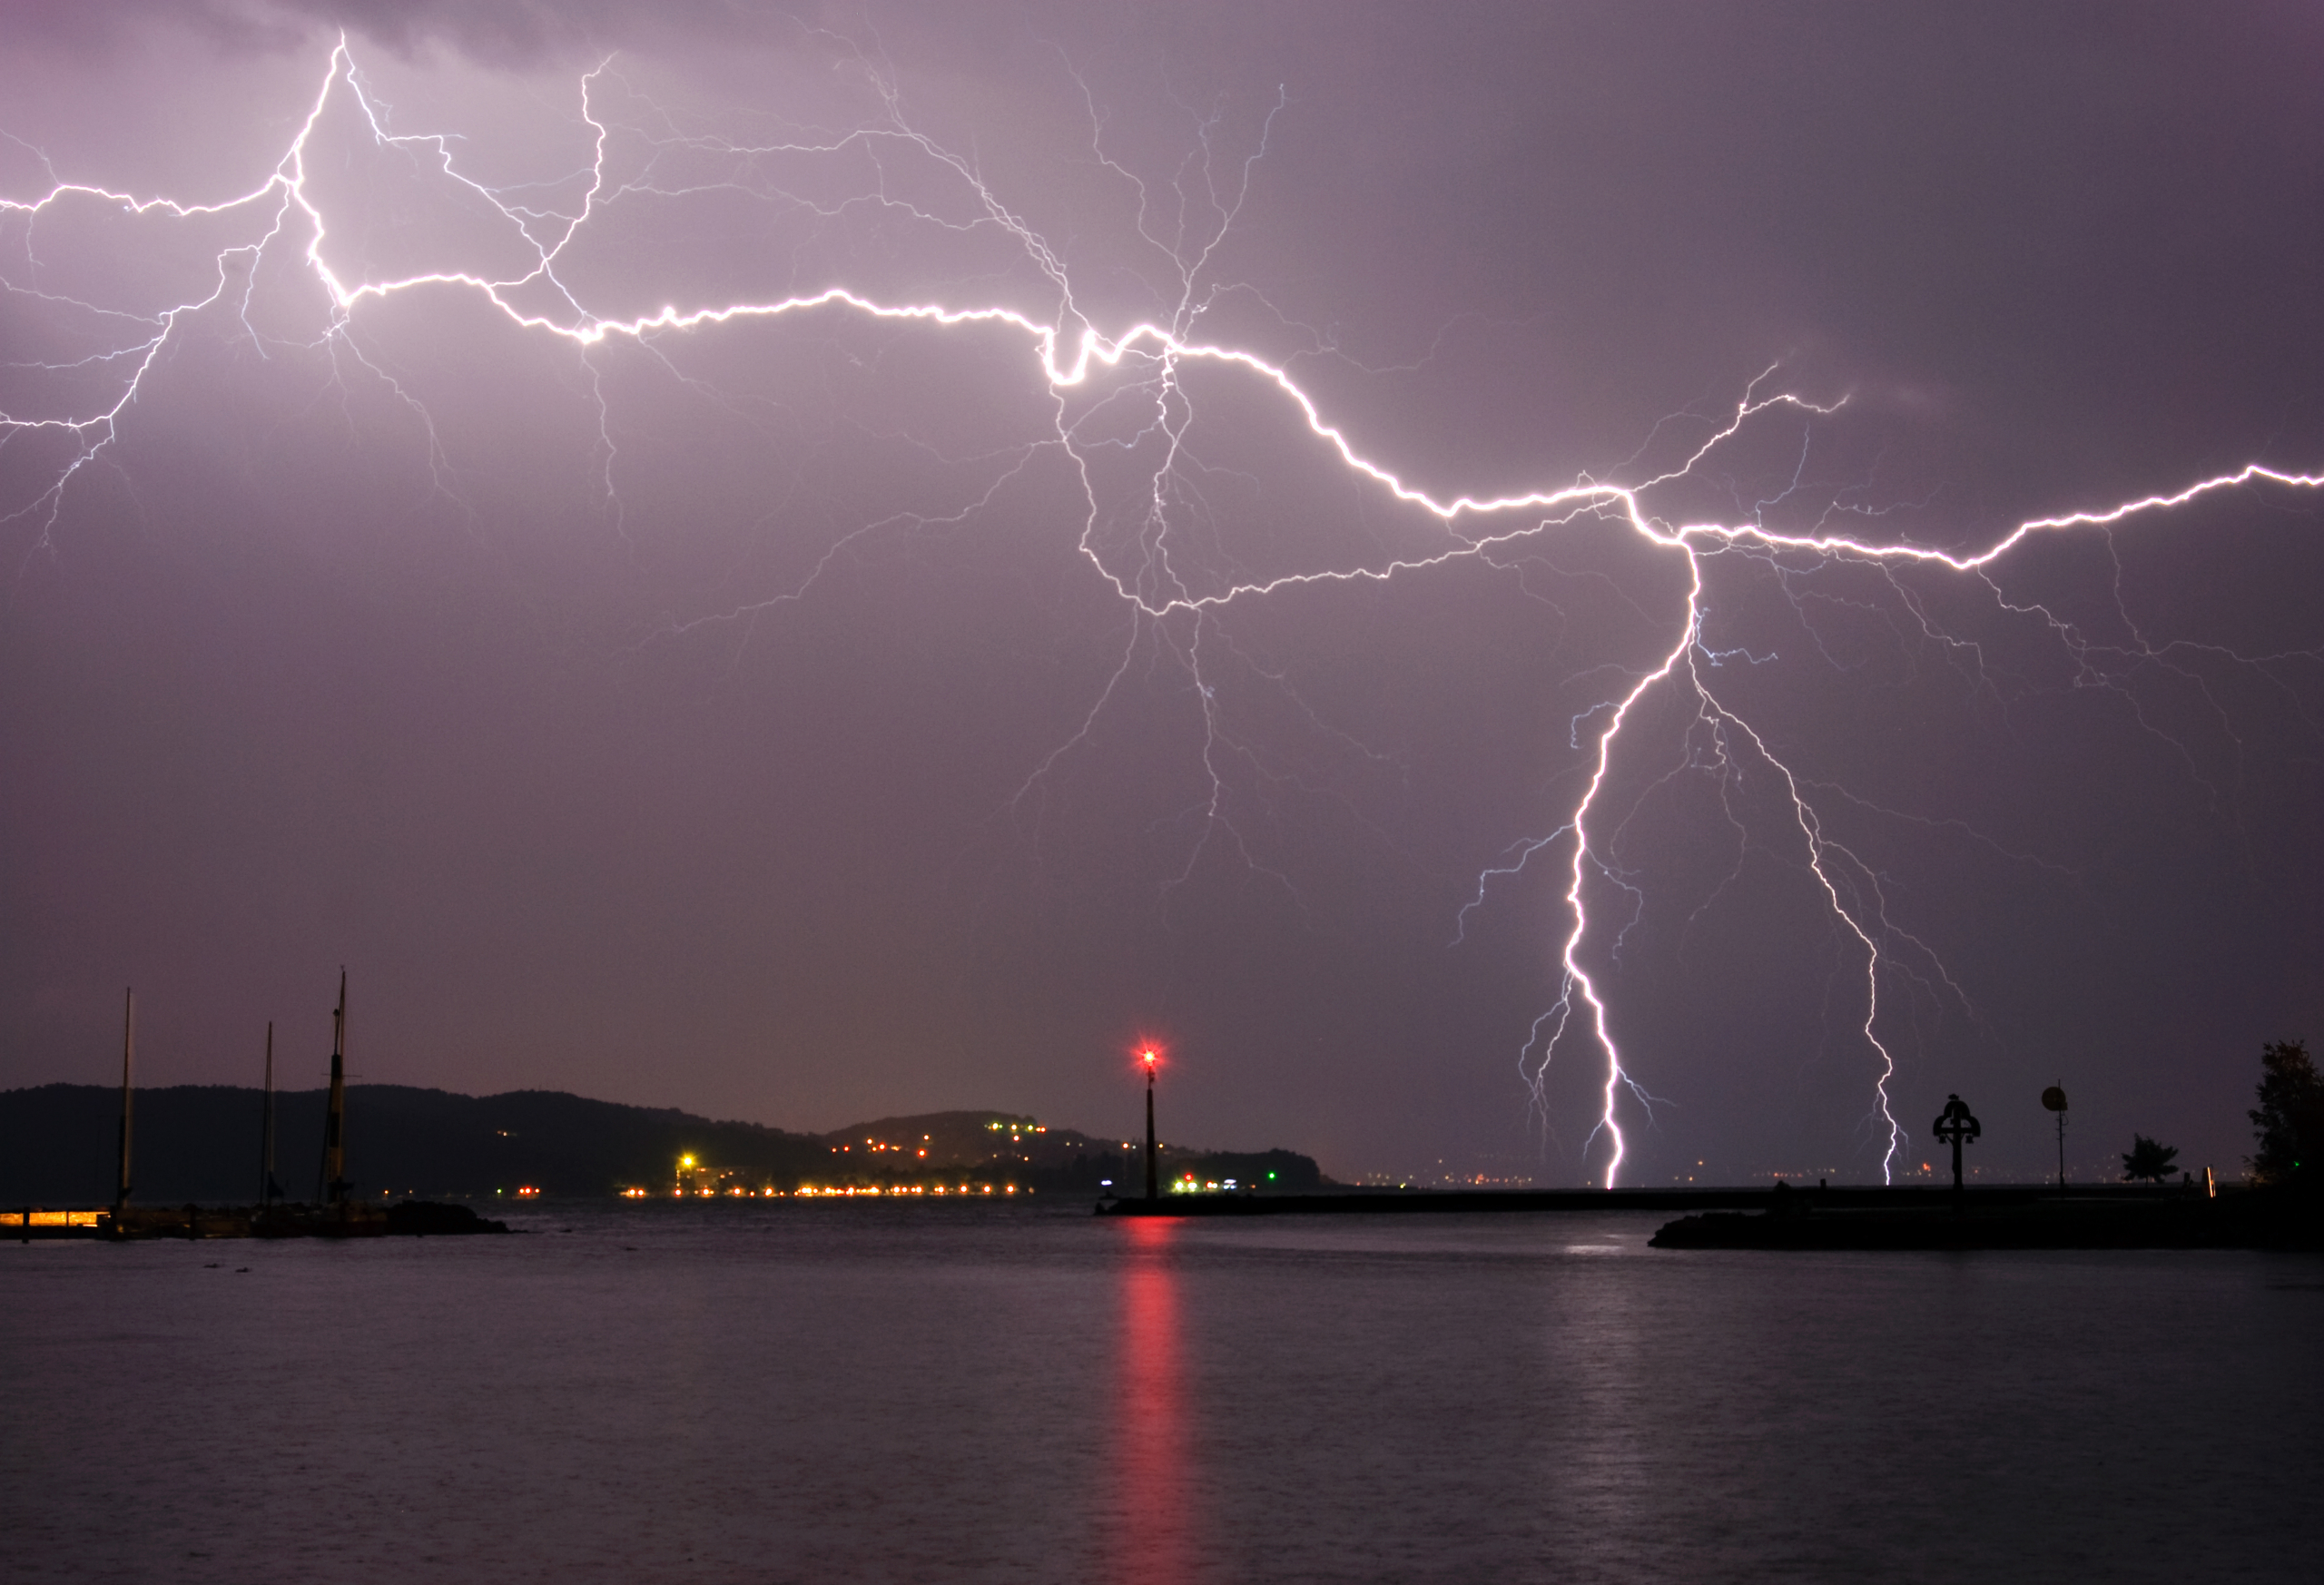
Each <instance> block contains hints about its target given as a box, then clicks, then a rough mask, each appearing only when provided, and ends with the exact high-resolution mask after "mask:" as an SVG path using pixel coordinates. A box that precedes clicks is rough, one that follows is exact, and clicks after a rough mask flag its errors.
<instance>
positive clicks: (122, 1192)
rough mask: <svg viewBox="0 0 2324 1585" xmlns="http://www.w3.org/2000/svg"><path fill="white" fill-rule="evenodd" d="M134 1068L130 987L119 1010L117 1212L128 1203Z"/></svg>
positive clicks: (133, 1012) (134, 1009)
mask: <svg viewBox="0 0 2324 1585" xmlns="http://www.w3.org/2000/svg"><path fill="white" fill-rule="evenodd" d="M136 1067H137V991H136V989H135V988H134V987H132V988H131V989H128V990H126V991H124V992H123V999H122V1012H121V1179H120V1182H119V1184H118V1185H117V1186H115V1188H114V1190H113V1209H114V1210H116V1211H122V1210H126V1209H127V1208H128V1206H129V1143H130V1140H129V1125H130V1115H131V1105H132V1102H133V1100H134V1099H135V1097H136V1090H135V1088H134V1080H135V1076H136Z"/></svg>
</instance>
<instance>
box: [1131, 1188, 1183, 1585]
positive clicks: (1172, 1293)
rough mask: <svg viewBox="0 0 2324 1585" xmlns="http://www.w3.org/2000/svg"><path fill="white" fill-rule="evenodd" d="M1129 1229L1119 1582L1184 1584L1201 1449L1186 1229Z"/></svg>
mask: <svg viewBox="0 0 2324 1585" xmlns="http://www.w3.org/2000/svg"><path fill="white" fill-rule="evenodd" d="M1120 1226H1122V1228H1123V1231H1124V1233H1125V1235H1126V1236H1127V1239H1128V1250H1127V1251H1126V1253H1125V1257H1124V1260H1123V1263H1122V1275H1121V1290H1120V1291H1121V1321H1120V1324H1119V1325H1118V1328H1117V1329H1116V1339H1117V1343H1118V1360H1117V1365H1116V1379H1117V1380H1118V1382H1119V1383H1120V1388H1119V1392H1120V1402H1119V1413H1118V1415H1117V1416H1116V1421H1115V1423H1117V1424H1118V1425H1119V1426H1120V1427H1121V1444H1120V1449H1119V1452H1118V1454H1117V1457H1116V1462H1115V1469H1116V1471H1117V1472H1118V1478H1119V1482H1120V1486H1119V1494H1120V1507H1119V1508H1118V1511H1117V1515H1118V1517H1117V1526H1116V1535H1115V1538H1114V1541H1115V1545H1114V1549H1113V1550H1114V1556H1115V1562H1114V1568H1113V1570H1112V1571H1111V1573H1112V1577H1113V1578H1114V1579H1116V1580H1126V1581H1131V1582H1133V1585H1181V1582H1182V1581H1184V1580H1187V1578H1189V1575H1190V1572H1191V1561H1192V1551H1193V1548H1192V1544H1191V1543H1192V1541H1193V1530H1194V1522H1193V1521H1194V1514H1193V1504H1192V1473H1193V1472H1192V1467H1191V1465H1192V1459H1193V1455H1194V1449H1193V1437H1192V1435H1191V1434H1190V1431H1189V1427H1188V1424H1187V1363H1186V1349H1185V1340H1184V1337H1183V1336H1182V1334H1181V1330H1180V1326H1179V1319H1178V1277H1177V1272H1176V1270H1174V1269H1173V1263H1172V1259H1171V1255H1172V1250H1173V1247H1174V1246H1175V1245H1176V1243H1177V1237H1178V1226H1177V1223H1176V1222H1175V1221H1173V1220H1170V1219H1167V1218H1163V1217H1145V1216H1138V1217H1128V1216H1126V1217H1124V1218H1123V1219H1122V1222H1121V1224H1120Z"/></svg>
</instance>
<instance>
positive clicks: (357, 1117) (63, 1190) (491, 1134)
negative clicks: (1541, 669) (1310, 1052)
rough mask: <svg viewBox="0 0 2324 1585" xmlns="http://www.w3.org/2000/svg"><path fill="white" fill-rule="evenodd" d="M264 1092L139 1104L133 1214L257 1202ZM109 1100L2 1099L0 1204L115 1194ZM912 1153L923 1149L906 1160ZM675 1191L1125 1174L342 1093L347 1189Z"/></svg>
mask: <svg viewBox="0 0 2324 1585" xmlns="http://www.w3.org/2000/svg"><path fill="white" fill-rule="evenodd" d="M323 1101H324V1093H323V1092H322V1091H321V1090H320V1089H313V1090H292V1091H285V1092H281V1093H279V1094H277V1096H276V1097H275V1107H276V1124H275V1164H276V1165H275V1176H276V1178H277V1179H278V1181H279V1182H280V1183H281V1186H282V1188H283V1189H284V1190H285V1191H286V1192H287V1193H288V1194H289V1195H290V1196H291V1197H292V1198H293V1199H308V1198H312V1197H314V1196H315V1194H316V1192H317V1183H318V1181H319V1179H320V1171H319V1166H320V1160H321V1154H322V1121H323ZM262 1104H263V1098H262V1097H261V1094H260V1092H259V1091H257V1090H255V1089H246V1088H239V1087H231V1086H224V1085H180V1086H175V1087H172V1088H158V1089H150V1090H141V1091H140V1092H139V1093H138V1096H137V1110H136V1142H135V1143H136V1148H135V1154H134V1167H135V1171H134V1177H135V1184H134V1192H135V1197H136V1198H137V1199H138V1200H140V1201H142V1202H143V1203H145V1204H148V1205H163V1204H178V1203H182V1202H184V1201H188V1200H194V1201H201V1202H204V1203H246V1202H249V1201H251V1200H253V1199H255V1198H256V1197H257V1196H258V1192H259V1181H258V1179H259V1134H260V1119H261V1110H262ZM119 1107H120V1092H119V1091H117V1090H115V1089H113V1088H109V1087H106V1086H102V1085H84V1084H50V1085H43V1086H40V1087H38V1088H30V1089H15V1090H7V1091H0V1206H17V1205H26V1204H50V1205H62V1204H68V1203H69V1204H79V1205H95V1204H101V1203H104V1202H107V1201H110V1200H111V1199H112V1197H113V1176H114V1161H115V1148H116V1139H117V1130H118V1127H119V1115H120V1114H119ZM923 1151H924V1152H926V1154H925V1155H923V1154H921V1152H923ZM681 1157H693V1158H694V1162H695V1163H696V1167H697V1170H696V1171H695V1172H694V1174H692V1175H690V1181H691V1182H692V1183H693V1184H694V1185H695V1186H699V1187H706V1188H712V1189H716V1190H725V1189H734V1188H743V1189H747V1190H750V1191H753V1192H755V1191H757V1190H760V1189H763V1188H767V1187H774V1188H781V1189H791V1188H795V1187H797V1186H799V1185H800V1184H801V1183H803V1182H805V1183H812V1184H817V1185H822V1186H829V1185H833V1184H850V1183H852V1184H864V1185H870V1184H880V1185H891V1184H898V1183H910V1182H922V1181H928V1182H932V1181H935V1180H936V1179H938V1178H941V1179H943V1180H945V1181H948V1182H950V1183H953V1184H959V1183H962V1182H969V1183H974V1184H981V1183H984V1182H988V1181H989V1182H993V1183H995V1184H996V1185H998V1184H1002V1183H1005V1182H1015V1183H1018V1184H1020V1185H1022V1186H1027V1187H1032V1188H1039V1189H1043V1190H1047V1191H1050V1192H1072V1193H1081V1192H1088V1193H1091V1194H1094V1193H1096V1192H1097V1190H1098V1186H1099V1184H1100V1183H1101V1182H1102V1181H1104V1180H1106V1179H1109V1178H1110V1179H1112V1180H1113V1181H1114V1182H1115V1183H1116V1184H1117V1186H1120V1187H1124V1188H1127V1187H1128V1186H1130V1184H1131V1182H1132V1181H1133V1180H1134V1179H1135V1178H1136V1177H1137V1172H1138V1170H1139V1168H1138V1167H1137V1156H1136V1152H1135V1151H1130V1150H1125V1148H1124V1142H1123V1141H1120V1140H1117V1139H1098V1138H1093V1137H1089V1136H1088V1135H1084V1134H1080V1133H1077V1132H1075V1131H1074V1130H1072V1129H1068V1128H1049V1127H1043V1126H1042V1125H1040V1124H1039V1123H1038V1122H1037V1121H1036V1120H1035V1119H1033V1118H1031V1117H1025V1116H1022V1115H1021V1114H1013V1113H1006V1112H990V1111H987V1112H964V1111H955V1112H931V1113H925V1114H921V1115H916V1116H912V1117H883V1118H880V1119H878V1120H876V1121H873V1122H870V1123H859V1124H854V1125H851V1126H850V1127H845V1128H839V1129H834V1130H832V1132H831V1133H829V1134H794V1133H788V1132H785V1131H784V1130H783V1129H780V1128H770V1127H763V1125H760V1124H757V1123H741V1122H720V1121H716V1120H714V1119H712V1118H708V1117H695V1116H694V1115H692V1114H690V1113H687V1112H682V1111H677V1110H674V1109H669V1108H647V1107H631V1106H622V1105H619V1104H617V1103H615V1102H613V1101H600V1100H590V1099H587V1098H584V1097H581V1096H576V1095H567V1094H566V1093H564V1092H562V1091H559V1090H537V1089H535V1090H511V1091H509V1092H507V1093H506V1094H503V1095H492V1096H465V1095H455V1094H452V1093H451V1092H449V1091H447V1090H440V1089H419V1088H411V1087H409V1086H405V1085H389V1084H363V1085H350V1086H349V1087H348V1091H347V1173H348V1177H349V1178H350V1181H352V1182H353V1183H354V1184H355V1185H356V1187H357V1190H358V1192H359V1193H361V1194H363V1195H364V1196H367V1197H368V1196H374V1195H398V1196H400V1195H407V1194H410V1195H419V1196H438V1197H442V1196H491V1195H494V1194H496V1193H498V1194H503V1195H514V1194H515V1193H516V1191H517V1189H518V1188H519V1187H525V1186H531V1187H535V1188H537V1189H539V1190H541V1191H543V1192H545V1193H547V1194H549V1195H556V1196H562V1195H573V1196H601V1195H604V1196H609V1195H613V1194H616V1193H618V1192H619V1191H620V1190H622V1189H623V1188H625V1187H638V1188H644V1189H646V1190H648V1191H650V1192H652V1193H655V1194H666V1193H668V1192H669V1190H670V1189H671V1187H672V1186H673V1185H674V1183H675V1179H676V1175H677V1172H678V1164H679V1161H680V1158H681ZM1163 1166H1164V1170H1165V1173H1166V1175H1170V1176H1175V1175H1177V1174H1179V1173H1185V1172H1191V1173H1194V1174H1195V1175H1196V1176H1202V1177H1226V1176H1235V1177H1237V1178H1238V1180H1239V1181H1244V1182H1249V1183H1255V1184H1261V1185H1265V1184H1268V1183H1269V1182H1270V1180H1269V1178H1268V1176H1267V1175H1268V1174H1269V1173H1273V1174H1275V1178H1274V1179H1273V1180H1272V1181H1273V1186H1277V1187H1285V1188H1289V1187H1313V1186H1315V1185H1316V1184H1317V1183H1318V1182H1320V1181H1321V1178H1320V1175H1319V1174H1318V1173H1317V1172H1316V1169H1315V1162H1314V1161H1312V1160H1310V1159H1309V1158H1308V1157H1304V1156H1297V1155H1294V1154H1293V1153H1291V1152H1289V1151H1272V1152H1266V1153H1264V1154H1248V1155H1223V1154H1217V1153H1211V1152H1199V1151H1191V1150H1187V1149H1183V1148H1178V1147H1167V1146H1166V1147H1165V1148H1164V1153H1163Z"/></svg>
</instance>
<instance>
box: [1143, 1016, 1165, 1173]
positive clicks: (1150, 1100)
mask: <svg viewBox="0 0 2324 1585" xmlns="http://www.w3.org/2000/svg"><path fill="white" fill-rule="evenodd" d="M1146 1197H1147V1199H1149V1200H1158V1199H1160V1198H1161V1197H1162V1196H1161V1191H1160V1186H1159V1179H1158V1177H1157V1164H1156V1161H1155V1151H1154V1053H1153V1052H1151V1051H1148V1052H1147V1054H1146Z"/></svg>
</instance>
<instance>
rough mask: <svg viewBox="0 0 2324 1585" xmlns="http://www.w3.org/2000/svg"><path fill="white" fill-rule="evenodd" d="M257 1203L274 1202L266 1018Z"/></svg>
mask: <svg viewBox="0 0 2324 1585" xmlns="http://www.w3.org/2000/svg"><path fill="white" fill-rule="evenodd" d="M258 1203H259V1204H260V1205H261V1206H271V1205H272V1204H273V1203H274V1020H273V1019H267V1020H266V1109H265V1110H264V1112H262V1113H261V1115H260V1121H259V1148H258Z"/></svg>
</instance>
